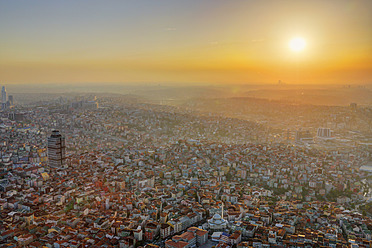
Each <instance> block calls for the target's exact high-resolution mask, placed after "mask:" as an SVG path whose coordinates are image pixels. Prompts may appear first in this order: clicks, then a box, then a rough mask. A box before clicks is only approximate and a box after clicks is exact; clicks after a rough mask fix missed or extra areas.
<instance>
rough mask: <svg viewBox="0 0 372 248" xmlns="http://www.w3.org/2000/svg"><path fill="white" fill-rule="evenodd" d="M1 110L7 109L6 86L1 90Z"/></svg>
mask: <svg viewBox="0 0 372 248" xmlns="http://www.w3.org/2000/svg"><path fill="white" fill-rule="evenodd" d="M1 108H2V109H5V108H6V90H5V86H3V88H2V89H1Z"/></svg>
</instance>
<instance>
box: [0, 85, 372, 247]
mask: <svg viewBox="0 0 372 248" xmlns="http://www.w3.org/2000/svg"><path fill="white" fill-rule="evenodd" d="M3 92H5V93H4V94H2V103H3V105H2V106H3V108H2V112H1V123H0V132H1V141H0V142H1V143H0V145H1V147H0V149H1V150H0V152H1V153H0V157H1V163H0V166H1V167H0V170H1V171H0V177H1V178H0V196H1V197H0V210H1V218H0V243H1V244H2V245H1V247H56V248H59V247H125V248H131V247H152V248H154V247H167V248H173V247H175V248H181V247H182V248H183V247H185V248H189V247H190V248H191V247H204V248H207V247H371V246H372V241H371V237H372V236H371V235H372V219H371V218H372V201H371V199H372V198H371V180H372V175H371V167H369V166H368V163H370V161H371V156H372V153H371V144H372V142H371V141H372V139H371V138H370V137H371V136H368V135H370V131H371V129H370V127H371V126H370V125H371V119H370V118H371V116H370V114H371V109H370V108H368V107H360V106H356V105H355V104H351V105H350V106H344V107H321V106H308V105H304V106H302V105H300V106H294V105H292V104H291V103H281V104H282V105H281V109H284V111H287V110H286V109H289V112H292V114H290V113H288V118H287V119H286V121H287V122H288V123H287V124H286V125H283V126H278V125H276V123H275V121H273V120H272V121H271V122H270V123H267V122H266V120H267V116H272V117H273V116H274V115H273V114H272V112H273V111H276V110H275V108H272V107H270V106H267V105H270V102H267V103H265V102H262V100H259V99H245V100H244V99H238V100H239V101H246V104H245V105H244V106H245V108H247V109H248V110H246V111H247V112H249V113H252V114H253V115H254V118H255V120H256V121H250V120H248V119H249V117H250V116H249V115H246V116H245V117H246V118H242V116H243V115H244V111H245V110H244V109H242V108H240V109H239V114H240V118H239V117H237V116H235V115H236V113H235V112H234V111H229V114H227V112H224V111H226V110H225V109H220V112H216V109H215V108H211V109H209V111H207V109H200V107H199V105H197V104H195V105H194V106H190V104H188V103H186V104H184V105H180V106H171V105H157V104H150V103H145V102H139V101H134V100H133V99H131V98H129V97H126V96H118V95H113V96H101V97H100V96H99V95H98V96H95V95H92V94H85V95H84V94H83V95H80V96H61V97H58V98H54V99H53V98H51V100H46V101H39V100H38V99H35V101H34V102H33V103H28V104H22V101H20V100H19V104H17V99H15V102H13V97H12V98H11V99H9V97H7V95H6V90H5V87H3ZM10 100H11V101H10ZM204 101H207V100H204ZM224 101H228V100H227V99H225V100H224ZM235 101H237V99H231V102H232V103H231V104H234V102H235ZM203 106H204V108H206V107H207V105H206V104H204V105H203ZM224 106H225V107H226V108H228V105H227V104H224ZM259 106H261V109H260V107H259ZM292 108H297V109H298V108H300V109H301V108H305V109H310V108H313V111H312V113H313V114H311V115H304V117H302V119H301V126H302V129H301V130H300V129H297V130H294V129H296V128H298V121H292V122H291V120H294V119H296V115H298V113H297V112H295V111H293V110H291V109H292ZM233 109H234V108H233ZM249 109H255V112H254V111H253V110H249ZM263 110H265V111H266V112H269V113H268V114H267V113H265V111H263ZM299 112H301V113H304V111H302V110H300V111H299ZM335 112H337V113H339V114H338V115H336V114H335ZM258 113H261V114H258ZM368 114H369V115H368ZM279 115H280V114H279ZM314 116H315V117H314ZM339 116H342V118H341V117H339ZM246 119H247V120H246ZM318 119H322V120H323V122H321V123H318V122H317V120H318ZM324 119H325V120H327V122H329V126H330V127H332V130H331V129H330V128H324V127H322V126H319V127H318V129H315V128H314V125H321V124H322V123H324ZM351 119H352V120H353V122H351V123H350V120H351ZM365 119H367V120H368V119H369V132H368V128H366V129H365V131H363V132H365V133H363V135H361V136H360V135H359V136H358V133H355V132H351V131H352V130H354V129H355V128H357V127H359V126H363V125H365V121H364V120H365ZM332 121H333V122H332ZM270 124H271V125H270ZM367 124H368V122H367ZM273 126H277V128H273ZM311 127H313V128H312V129H311ZM289 129H291V130H292V131H288V130H289ZM360 130H361V129H360ZM304 132H305V134H304ZM368 137H369V138H368Z"/></svg>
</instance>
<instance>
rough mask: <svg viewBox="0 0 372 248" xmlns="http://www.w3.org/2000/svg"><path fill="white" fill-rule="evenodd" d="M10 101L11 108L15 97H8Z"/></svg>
mask: <svg viewBox="0 0 372 248" xmlns="http://www.w3.org/2000/svg"><path fill="white" fill-rule="evenodd" d="M8 101H9V104H10V106H13V104H14V103H13V96H12V95H9V96H8Z"/></svg>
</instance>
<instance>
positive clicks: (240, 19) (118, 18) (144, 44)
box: [0, 1, 372, 85]
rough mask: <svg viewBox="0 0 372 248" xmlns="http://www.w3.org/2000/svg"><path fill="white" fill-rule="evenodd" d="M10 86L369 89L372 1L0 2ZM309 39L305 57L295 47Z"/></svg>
mask: <svg viewBox="0 0 372 248" xmlns="http://www.w3.org/2000/svg"><path fill="white" fill-rule="evenodd" d="M0 6H1V8H0V32H1V33H2V39H1V41H0V45H1V46H0V54H1V56H0V73H1V74H2V82H6V84H7V85H8V84H9V85H10V84H17V83H18V84H19V83H58V82H64V83H75V82H123V83H136V82H156V83H158V82H164V83H198V82H206V83H223V84H227V83H237V84H239V83H271V82H277V81H278V80H279V79H281V80H283V81H285V82H288V83H305V84H321V83H340V84H342V83H356V84H367V83H371V81H372V80H371V79H372V75H371V71H372V67H371V65H372V55H371V54H372V13H371V12H370V9H371V7H372V3H371V2H370V1H328V2H324V1H311V2H308V1H265V2H260V1H228V2H227V1H187V2H181V1H160V2H159V1H157V2H150V1H135V2H115V1H110V2H109V3H107V2H105V3H102V2H99V1H89V2H88V1H74V2H72V1H68V2H63V3H62V2H48V1H38V2H32V3H30V2H27V1H11V2H7V1H1V2H0ZM295 37H302V38H303V39H304V40H305V41H306V47H305V49H304V50H303V51H301V52H294V51H292V50H291V49H290V48H289V43H290V41H291V40H292V39H293V38H295Z"/></svg>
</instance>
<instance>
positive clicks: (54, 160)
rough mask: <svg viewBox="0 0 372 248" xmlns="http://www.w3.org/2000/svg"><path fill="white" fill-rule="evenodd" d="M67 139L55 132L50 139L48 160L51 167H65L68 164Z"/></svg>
mask: <svg viewBox="0 0 372 248" xmlns="http://www.w3.org/2000/svg"><path fill="white" fill-rule="evenodd" d="M65 149H66V146H65V137H63V136H62V135H61V134H60V133H59V131H58V130H53V131H52V135H50V137H49V138H48V160H49V166H50V167H63V166H64V165H65V162H66V152H65Z"/></svg>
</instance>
